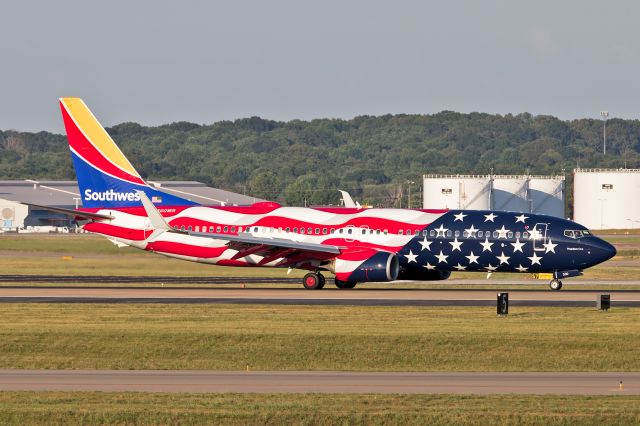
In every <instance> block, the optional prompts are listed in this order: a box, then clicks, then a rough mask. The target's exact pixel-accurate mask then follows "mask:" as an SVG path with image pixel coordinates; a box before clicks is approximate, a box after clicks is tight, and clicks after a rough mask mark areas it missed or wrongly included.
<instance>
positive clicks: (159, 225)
mask: <svg viewBox="0 0 640 426" xmlns="http://www.w3.org/2000/svg"><path fill="white" fill-rule="evenodd" d="M136 193H137V194H138V195H139V196H140V201H141V202H142V205H143V206H144V210H145V211H146V212H147V216H149V220H150V221H151V225H152V226H153V227H154V228H155V229H157V230H160V229H162V230H165V231H170V230H171V226H169V224H168V223H167V221H166V220H164V218H163V217H162V215H161V214H160V212H159V211H158V209H157V208H156V206H154V205H153V203H152V202H151V200H150V199H149V197H147V194H145V193H144V191H136Z"/></svg>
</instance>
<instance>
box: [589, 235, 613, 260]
mask: <svg viewBox="0 0 640 426" xmlns="http://www.w3.org/2000/svg"><path fill="white" fill-rule="evenodd" d="M590 245H591V253H592V255H593V256H594V260H595V264H598V263H602V262H604V261H606V260H609V259H611V258H612V257H613V256H615V255H616V253H617V250H616V248H615V247H614V246H613V245H612V244H610V243H608V242H606V241H605V240H603V239H602V238H598V237H595V238H594V241H593V242H592V243H591V244H590Z"/></svg>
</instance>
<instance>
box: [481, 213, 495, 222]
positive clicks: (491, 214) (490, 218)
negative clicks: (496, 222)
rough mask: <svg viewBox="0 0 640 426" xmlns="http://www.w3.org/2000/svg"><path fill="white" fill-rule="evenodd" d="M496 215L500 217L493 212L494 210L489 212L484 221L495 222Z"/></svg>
mask: <svg viewBox="0 0 640 426" xmlns="http://www.w3.org/2000/svg"><path fill="white" fill-rule="evenodd" d="M496 217H498V215H497V214H493V212H491V213H489V214H485V215H484V221H485V222H493V219H495V218H496Z"/></svg>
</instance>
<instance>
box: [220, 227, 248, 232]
mask: <svg viewBox="0 0 640 426" xmlns="http://www.w3.org/2000/svg"><path fill="white" fill-rule="evenodd" d="M256 229H257V228H256ZM220 230H221V228H220V227H219V226H216V232H220Z"/></svg>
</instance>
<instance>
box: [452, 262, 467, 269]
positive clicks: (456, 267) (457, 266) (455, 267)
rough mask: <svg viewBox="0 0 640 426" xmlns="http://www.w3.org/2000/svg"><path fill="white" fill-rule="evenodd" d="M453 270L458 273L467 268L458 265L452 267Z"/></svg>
mask: <svg viewBox="0 0 640 426" xmlns="http://www.w3.org/2000/svg"><path fill="white" fill-rule="evenodd" d="M454 269H457V270H458V271H464V270H465V269H467V268H465V267H464V266H462V265H461V264H460V263H458V264H457V265H456V266H454Z"/></svg>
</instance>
